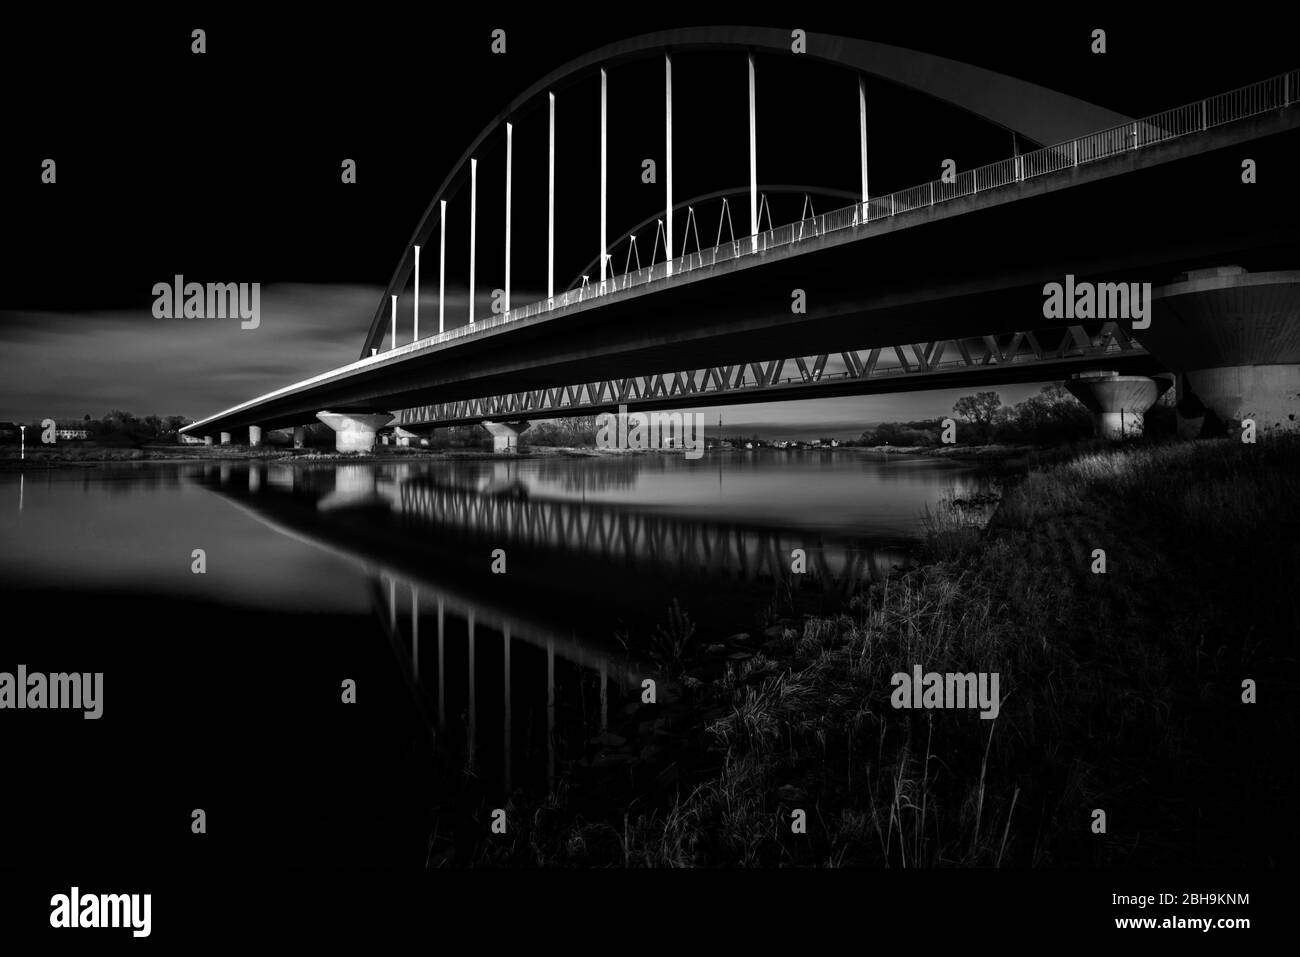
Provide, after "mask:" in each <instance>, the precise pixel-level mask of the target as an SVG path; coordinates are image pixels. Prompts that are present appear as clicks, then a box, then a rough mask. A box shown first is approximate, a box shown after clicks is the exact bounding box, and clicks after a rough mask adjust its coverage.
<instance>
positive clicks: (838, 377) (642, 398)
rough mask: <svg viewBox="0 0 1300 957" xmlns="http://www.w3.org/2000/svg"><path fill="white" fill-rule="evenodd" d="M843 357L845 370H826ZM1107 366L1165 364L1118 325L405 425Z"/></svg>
mask: <svg viewBox="0 0 1300 957" xmlns="http://www.w3.org/2000/svg"><path fill="white" fill-rule="evenodd" d="M832 359H838V360H839V361H838V363H837V365H842V366H843V369H842V371H828V370H827V366H828V365H829V364H830V362H831V360H832ZM1099 364H1104V365H1105V366H1106V368H1107V369H1111V370H1115V371H1120V372H1124V373H1127V374H1131V375H1152V374H1155V373H1158V372H1160V371H1161V367H1160V365H1159V363H1157V362H1156V360H1155V359H1154V358H1152V356H1151V355H1150V354H1149V353H1148V352H1147V351H1146V350H1145V349H1143V348H1142V346H1141V345H1140V344H1139V343H1137V342H1136V341H1135V340H1134V339H1133V338H1132V337H1131V336H1130V335H1129V334H1128V333H1127V332H1126V331H1125V330H1124V328H1123V327H1122V326H1121V325H1120V324H1119V323H1114V322H1106V323H1094V324H1089V325H1086V326H1085V325H1076V326H1070V327H1068V328H1067V329H1065V330H1060V329H1047V330H1040V331H1038V332H1016V333H1011V334H1009V335H1007V334H1003V335H997V336H981V337H978V338H962V339H955V340H941V341H938V342H929V343H913V344H910V345H907V346H893V347H892V348H890V349H884V348H881V347H877V348H874V349H869V350H865V351H861V352H859V351H849V352H841V353H837V354H836V355H835V356H832V355H830V354H828V353H823V354H821V355H816V356H796V357H794V358H792V359H773V360H769V361H767V362H750V363H741V364H735V365H727V366H713V367H709V368H704V369H691V370H686V371H681V372H672V373H661V374H657V375H648V376H637V377H633V378H623V379H602V380H599V381H596V382H584V383H580V384H578V385H569V386H563V387H556V388H548V389H534V390H531V391H524V392H514V393H509V394H506V395H498V396H489V397H484V398H476V399H465V400H461V401H457V402H445V403H439V404H436V405H426V406H420V407H417V408H412V409H403V410H401V411H400V412H399V413H398V422H399V423H400V424H401V425H403V426H408V427H420V426H422V427H425V428H438V427H444V426H457V425H473V424H477V423H481V422H483V421H484V420H486V419H494V418H509V417H530V418H563V417H566V416H575V415H591V414H595V413H599V412H614V411H617V410H618V408H619V406H626V407H627V408H628V409H630V410H636V409H641V408H644V409H652V408H653V409H679V408H698V407H701V406H710V405H723V404H726V405H744V404H748V403H753V402H779V401H788V400H793V399H822V398H831V397H835V396H846V395H873V394H880V393H896V392H913V391H925V390H930V389H945V388H978V387H981V386H986V385H988V386H993V385H1009V384H1012V383H1016V382H1041V381H1044V380H1049V379H1065V378H1067V377H1068V376H1070V375H1071V374H1073V373H1076V372H1078V371H1080V370H1081V369H1088V368H1094V367H1096V366H1098V365H1099Z"/></svg>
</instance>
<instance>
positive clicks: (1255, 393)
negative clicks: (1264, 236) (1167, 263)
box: [1137, 266, 1300, 438]
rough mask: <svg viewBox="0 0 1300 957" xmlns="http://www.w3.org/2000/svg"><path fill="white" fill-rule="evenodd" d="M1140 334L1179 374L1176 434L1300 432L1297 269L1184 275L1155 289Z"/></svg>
mask: <svg viewBox="0 0 1300 957" xmlns="http://www.w3.org/2000/svg"><path fill="white" fill-rule="evenodd" d="M1153 298H1154V304H1153V305H1154V308H1153V315H1152V322H1151V328H1150V329H1147V330H1144V331H1142V332H1140V333H1137V336H1138V337H1139V339H1140V341H1141V343H1142V344H1143V345H1144V346H1145V347H1146V348H1147V349H1148V350H1149V351H1150V352H1151V353H1152V354H1153V355H1154V356H1155V357H1156V358H1157V359H1159V360H1160V361H1161V362H1162V363H1163V364H1164V365H1165V367H1166V368H1168V369H1170V370H1172V371H1174V372H1176V373H1177V374H1178V426H1179V432H1180V433H1181V434H1182V435H1184V436H1186V437H1189V438H1195V437H1197V436H1200V435H1202V434H1206V435H1210V434H1216V433H1220V432H1224V431H1229V432H1231V431H1236V430H1238V429H1240V428H1241V422H1242V420H1244V419H1253V420H1254V422H1255V424H1256V427H1257V428H1259V429H1260V430H1264V431H1267V430H1273V429H1282V430H1291V429H1300V271H1297V270H1287V271H1277V272H1259V273H1252V272H1248V271H1246V270H1245V269H1242V268H1241V267H1240V266H1219V267H1216V268H1213V269H1200V270H1194V271H1192V272H1187V273H1184V274H1183V275H1181V276H1180V277H1178V279H1177V280H1176V281H1174V282H1172V283H1170V284H1169V285H1167V286H1161V287H1158V288H1156V289H1155V290H1153Z"/></svg>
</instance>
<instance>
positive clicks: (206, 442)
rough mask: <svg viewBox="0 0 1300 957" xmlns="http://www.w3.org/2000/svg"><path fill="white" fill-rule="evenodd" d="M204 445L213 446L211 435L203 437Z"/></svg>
mask: <svg viewBox="0 0 1300 957" xmlns="http://www.w3.org/2000/svg"><path fill="white" fill-rule="evenodd" d="M203 444H204V445H211V444H212V436H210V435H205V436H203Z"/></svg>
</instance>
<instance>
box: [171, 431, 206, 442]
mask: <svg viewBox="0 0 1300 957" xmlns="http://www.w3.org/2000/svg"><path fill="white" fill-rule="evenodd" d="M177 438H178V439H180V443H181V445H202V444H203V439H202V438H201V437H200V436H197V435H189V434H187V433H185V432H182V433H181V434H180V435H179V436H177Z"/></svg>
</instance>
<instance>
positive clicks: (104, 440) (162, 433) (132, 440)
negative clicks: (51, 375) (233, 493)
mask: <svg viewBox="0 0 1300 957" xmlns="http://www.w3.org/2000/svg"><path fill="white" fill-rule="evenodd" d="M43 421H44V417H42V418H40V419H35V420H33V421H31V422H24V423H22V424H23V425H25V426H26V427H27V441H28V443H29V444H34V443H37V442H40V439H41V432H42V431H43V429H42V427H41V423H42V422H43ZM54 421H55V427H56V428H58V429H84V430H85V431H86V433H87V434H86V438H87V439H89V440H93V441H96V442H99V443H100V444H102V445H143V444H146V443H159V442H162V443H167V442H179V441H180V439H179V438H178V436H179V434H180V429H181V427H182V426H186V425H189V424H190V422H191V421H192V420H191V419H189V418H186V417H185V416H183V415H146V416H143V417H140V416H136V415H133V414H132V413H130V412H124V411H123V410H121V409H113V410H112V411H110V412H107V413H105V414H104V415H103V416H101V417H99V418H98V419H96V418H92V417H91V415H90V413H89V412H87V413H86V414H85V415H84V416H83V417H82V418H80V419H65V418H56V419H55V420H54Z"/></svg>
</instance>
